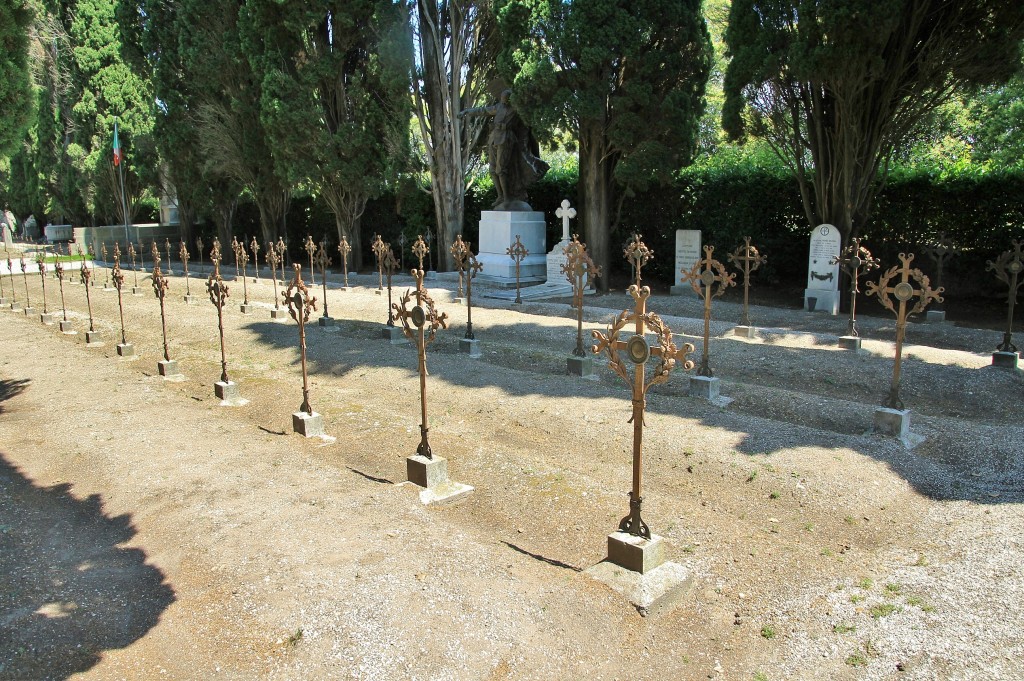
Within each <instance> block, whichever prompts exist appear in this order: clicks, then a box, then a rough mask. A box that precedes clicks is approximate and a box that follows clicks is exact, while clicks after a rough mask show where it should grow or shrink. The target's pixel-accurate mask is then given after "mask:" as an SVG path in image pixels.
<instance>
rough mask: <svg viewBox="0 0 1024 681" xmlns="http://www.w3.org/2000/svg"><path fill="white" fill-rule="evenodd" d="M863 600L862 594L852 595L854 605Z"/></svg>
mask: <svg viewBox="0 0 1024 681" xmlns="http://www.w3.org/2000/svg"><path fill="white" fill-rule="evenodd" d="M863 600H864V597H863V596H860V595H858V594H853V595H852V596H850V602H851V603H853V604H854V605H857V604H858V603H860V602H861V601H863Z"/></svg>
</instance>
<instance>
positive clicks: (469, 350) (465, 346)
mask: <svg viewBox="0 0 1024 681" xmlns="http://www.w3.org/2000/svg"><path fill="white" fill-rule="evenodd" d="M459 352H462V353H465V354H467V355H469V356H470V357H473V358H477V357H480V354H481V353H480V341H478V340H476V339H475V338H460V339H459Z"/></svg>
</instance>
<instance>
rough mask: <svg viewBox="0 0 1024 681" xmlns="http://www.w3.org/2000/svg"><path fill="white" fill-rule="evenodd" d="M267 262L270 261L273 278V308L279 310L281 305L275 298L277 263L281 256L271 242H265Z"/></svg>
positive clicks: (271, 276)
mask: <svg viewBox="0 0 1024 681" xmlns="http://www.w3.org/2000/svg"><path fill="white" fill-rule="evenodd" d="M267 262H269V263H270V278H271V279H273V280H274V309H275V310H280V309H281V305H280V303H278V300H277V265H278V264H279V263H280V262H281V256H280V255H278V253H277V249H276V248H274V244H273V243H269V242H268V243H267Z"/></svg>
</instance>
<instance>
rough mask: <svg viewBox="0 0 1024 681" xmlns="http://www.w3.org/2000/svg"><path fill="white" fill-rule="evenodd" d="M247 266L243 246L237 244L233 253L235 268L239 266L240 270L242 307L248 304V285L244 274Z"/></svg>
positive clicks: (247, 259) (246, 257) (247, 262)
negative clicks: (236, 248)
mask: <svg viewBox="0 0 1024 681" xmlns="http://www.w3.org/2000/svg"><path fill="white" fill-rule="evenodd" d="M247 264H249V254H248V253H247V252H246V251H245V246H244V245H242V244H238V250H237V251H235V267H239V266H241V268H242V305H248V304H249V284H248V277H247V276H246V274H245V266H246V265H247Z"/></svg>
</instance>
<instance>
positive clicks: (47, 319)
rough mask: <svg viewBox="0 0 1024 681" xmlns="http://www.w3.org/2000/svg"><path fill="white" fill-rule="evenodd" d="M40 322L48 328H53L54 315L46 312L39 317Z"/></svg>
mask: <svg viewBox="0 0 1024 681" xmlns="http://www.w3.org/2000/svg"><path fill="white" fill-rule="evenodd" d="M39 321H40V322H41V323H43V324H46V325H47V326H53V315H52V314H50V313H49V312H45V313H43V314H41V315H39Z"/></svg>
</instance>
